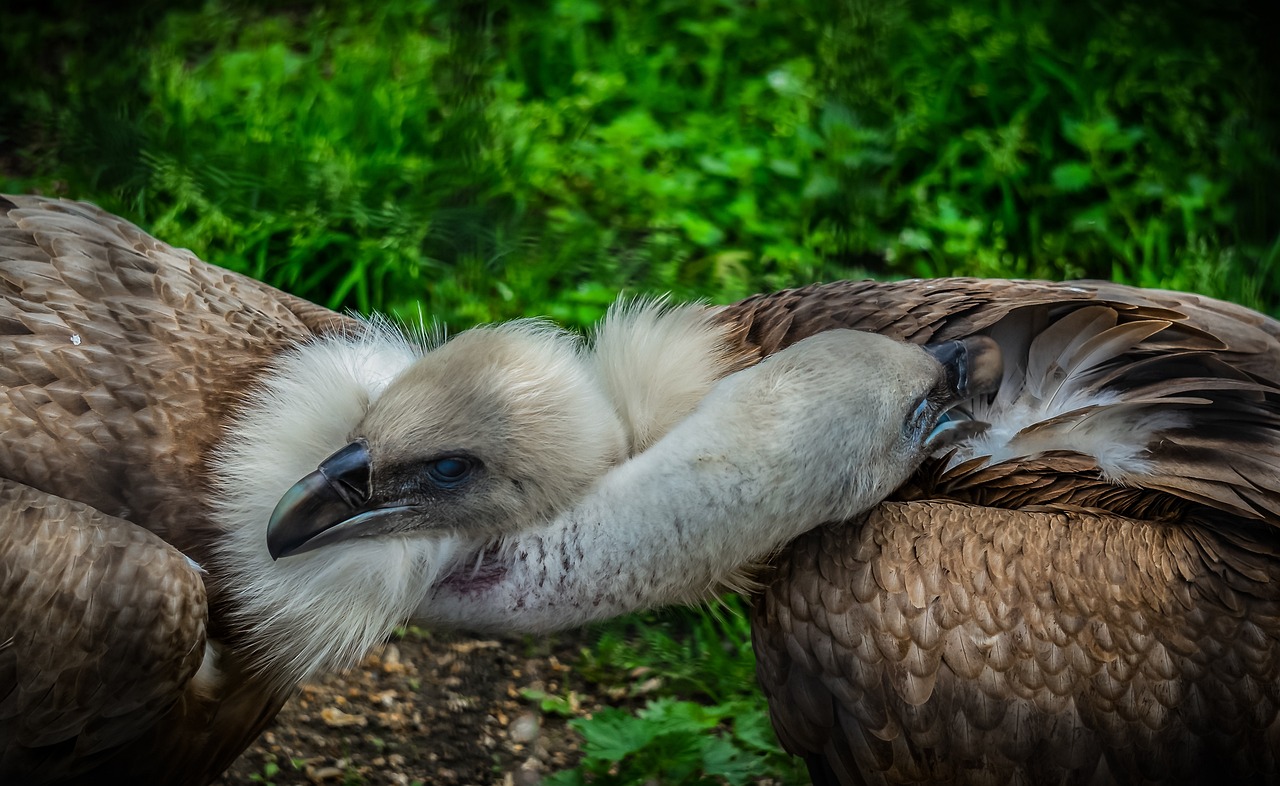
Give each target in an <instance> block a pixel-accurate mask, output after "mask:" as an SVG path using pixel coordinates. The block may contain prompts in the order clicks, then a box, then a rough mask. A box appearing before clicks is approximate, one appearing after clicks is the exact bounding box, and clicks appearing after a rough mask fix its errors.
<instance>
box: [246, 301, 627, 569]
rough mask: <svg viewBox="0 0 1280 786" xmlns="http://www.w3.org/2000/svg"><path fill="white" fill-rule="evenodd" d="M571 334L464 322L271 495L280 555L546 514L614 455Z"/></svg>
mask: <svg viewBox="0 0 1280 786" xmlns="http://www.w3.org/2000/svg"><path fill="white" fill-rule="evenodd" d="M625 451H626V444H625V439H624V434H623V429H622V426H621V423H620V421H619V418H618V415H617V414H616V412H615V411H614V407H613V404H612V403H611V402H610V401H609V399H608V398H607V396H606V395H605V391H604V389H603V388H602V386H601V384H600V382H599V380H598V379H597V378H596V377H595V375H594V374H592V373H591V371H590V368H589V366H588V364H587V362H586V360H585V359H584V353H583V351H582V349H581V347H580V346H579V343H578V342H577V341H576V340H575V339H574V338H572V337H571V336H569V335H568V334H565V333H563V332H562V331H559V330H557V329H555V328H553V327H551V326H549V325H546V324H543V323H539V322H529V321H525V322H515V323H509V324H506V325H501V326H495V327H486V328H478V329H475V330H470V331H467V332H465V333H462V334H460V335H458V336H457V337H455V338H454V339H452V340H451V341H448V342H446V343H444V344H442V345H441V346H439V347H437V348H435V349H433V350H431V351H429V352H427V353H426V354H425V355H424V356H423V357H422V358H420V359H418V360H416V361H415V362H413V363H412V364H411V365H409V366H408V367H407V368H406V369H405V370H404V371H403V372H402V373H401V374H399V375H398V376H396V377H395V378H394V379H393V380H392V381H391V382H390V383H389V384H388V385H387V387H386V389H385V390H384V391H382V392H381V394H380V395H378V396H377V398H375V399H373V400H371V401H370V402H369V405H368V411H367V413H366V414H365V415H364V416H363V417H362V418H361V420H360V422H359V423H358V424H356V426H355V428H354V429H353V430H352V434H351V441H350V442H349V443H348V444H347V445H346V446H344V447H343V448H341V449H340V450H338V451H337V452H335V453H334V454H333V455H331V456H329V457H328V458H327V459H325V460H324V461H323V462H321V463H320V465H319V467H318V468H317V469H316V470H315V471H314V472H312V473H310V474H308V475H307V476H306V477H305V478H303V479H302V480H301V481H299V482H298V483H297V484H295V485H294V486H293V487H292V488H291V489H290V490H289V491H288V492H287V493H286V494H285V495H284V497H283V498H282V499H281V500H280V502H279V503H278V505H277V506H276V509H275V511H274V513H273V515H272V518H271V522H270V527H269V529H268V533H267V543H268V546H269V548H270V552H271V556H272V557H274V558H280V557H284V556H288V555H293V554H299V553H302V552H305V551H310V550H312V549H315V548H319V547H321V546H325V545H329V544H333V543H337V542H340V541H343V540H348V539H351V538H367V537H376V536H382V535H396V534H404V533H408V532H420V533H425V534H427V535H430V536H441V535H448V534H452V533H457V534H458V535H460V536H463V537H467V538H481V539H488V538H493V537H497V536H500V535H503V534H508V533H512V532H516V531H519V530H522V529H525V528H526V527H529V526H531V525H532V524H534V523H536V522H539V521H545V520H547V519H549V518H551V516H552V515H554V514H555V513H556V512H558V511H560V510H563V509H564V508H566V507H568V505H569V503H570V502H572V501H573V500H575V499H577V498H578V497H580V496H581V495H582V494H583V493H584V492H585V491H586V489H587V486H589V485H590V484H591V483H592V482H594V481H595V479H596V478H598V477H600V476H601V475H603V474H604V473H605V471H606V470H608V468H609V467H611V466H613V465H614V464H617V463H619V462H620V461H622V460H623V458H625Z"/></svg>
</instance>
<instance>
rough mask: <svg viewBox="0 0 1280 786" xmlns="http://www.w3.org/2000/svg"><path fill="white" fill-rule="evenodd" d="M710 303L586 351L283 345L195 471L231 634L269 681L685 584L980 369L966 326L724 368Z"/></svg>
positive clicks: (924, 449) (844, 496)
mask: <svg viewBox="0 0 1280 786" xmlns="http://www.w3.org/2000/svg"><path fill="white" fill-rule="evenodd" d="M709 314H710V312H708V311H707V310H705V309H701V308H698V307H681V308H675V309H664V308H662V307H659V306H653V307H649V308H639V309H634V310H633V313H632V316H631V317H630V318H625V319H615V320H614V321H613V323H612V327H611V326H610V323H608V322H606V324H605V326H604V327H603V328H602V331H603V334H602V335H600V336H598V337H597V340H596V343H595V346H596V352H597V354H599V353H600V352H603V351H606V350H607V352H608V353H610V354H614V353H620V356H621V357H626V356H627V354H628V353H631V355H632V357H633V359H632V360H631V361H630V362H627V361H623V360H620V359H619V358H618V357H613V358H601V357H598V356H590V355H589V354H587V353H585V352H584V350H583V349H582V348H581V347H580V345H579V342H578V341H577V340H576V339H574V338H572V337H571V336H569V335H567V334H565V333H561V332H558V331H555V330H552V329H550V328H547V327H545V326H540V325H536V324H531V323H517V324H515V325H513V326H505V327H496V328H484V329H478V330H474V331H470V332H467V333H464V334H461V335H459V336H458V337H456V338H454V339H452V340H451V341H448V342H446V343H444V344H443V345H441V346H439V347H437V348H434V349H431V350H428V351H425V352H423V351H420V350H418V349H416V348H415V347H414V346H413V345H411V344H410V343H408V342H406V341H405V340H404V339H397V338H395V337H388V336H385V335H378V336H373V337H361V338H346V339H341V340H337V339H330V340H326V341H322V342H319V343H316V344H312V345H308V346H306V347H303V348H301V349H299V350H298V351H296V352H294V353H292V354H290V355H289V356H287V357H286V358H285V359H284V360H283V361H281V363H280V366H279V368H278V369H277V370H276V373H274V374H271V375H269V379H268V380H267V381H266V382H265V387H266V391H265V395H259V396H255V397H254V398H253V401H254V402H255V403H254V404H253V405H251V406H248V407H246V410H245V411H244V412H243V413H242V415H241V417H240V418H239V420H238V421H237V423H236V425H235V427H234V428H233V429H231V432H230V433H229V434H228V436H227V438H226V439H225V441H224V444H223V445H222V447H221V449H220V451H219V457H220V460H219V463H218V465H217V467H216V468H215V473H214V474H215V475H216V476H217V478H218V483H219V484H220V485H221V487H222V488H223V489H225V490H226V493H223V494H220V495H218V499H217V502H216V504H217V505H218V509H217V511H216V513H217V516H218V517H219V519H220V520H221V521H222V522H223V525H224V528H225V529H226V530H227V531H228V532H229V533H230V536H229V537H226V538H224V539H223V546H222V548H221V551H220V556H219V558H220V559H221V560H222V564H221V565H220V568H222V569H224V570H226V571H228V572H230V573H232V574H234V575H235V576H237V577H238V578H237V580H235V581H231V582H228V583H227V586H228V587H230V589H229V592H231V593H233V594H234V595H235V596H236V597H235V599H234V602H232V603H230V604H228V606H229V607H230V608H232V609H233V611H232V612H231V614H232V621H233V625H235V626H236V627H237V628H238V631H239V633H240V635H241V636H242V637H243V638H244V639H247V640H248V643H247V645H246V646H245V647H244V648H243V650H244V651H247V652H249V653H251V655H252V657H254V658H256V660H257V662H258V664H259V666H260V668H261V669H262V671H263V672H264V673H265V674H267V675H279V679H280V680H281V682H282V683H290V682H296V681H298V680H300V679H305V678H307V677H309V676H312V675H313V674H315V673H316V672H318V671H321V670H325V669H331V668H334V667H340V666H342V665H345V664H348V663H350V662H351V661H352V660H353V659H354V658H355V657H358V656H359V655H360V654H361V653H363V652H364V651H365V650H367V649H368V648H369V647H371V646H372V645H374V644H376V643H378V642H379V641H381V640H382V638H383V637H384V636H385V635H386V634H387V632H388V631H389V630H390V629H391V628H392V627H393V626H394V625H396V624H400V623H402V622H403V621H405V620H406V619H414V620H418V621H421V622H424V623H427V624H441V625H447V626H450V627H462V628H471V629H482V628H504V629H523V630H531V631H536V630H550V629H554V628H563V627H568V626H571V625H574V624H580V623H584V622H587V621H590V620H592V619H600V618H604V617H607V616H611V615H614V614H619V613H623V612H625V611H629V610H633V609H637V608H644V607H650V606H655V605H659V604H662V603H670V602H677V601H687V600H693V599H698V598H703V597H706V596H707V594H709V593H710V592H712V591H714V590H715V589H716V588H717V587H718V586H721V585H723V584H724V583H725V582H726V581H733V580H734V579H735V578H736V577H737V573H736V571H737V569H738V568H740V567H741V566H744V565H747V564H749V563H751V562H752V561H753V560H757V559H759V558H760V557H761V556H763V555H764V554H766V553H768V552H769V551H770V550H771V549H773V548H776V547H777V546H778V545H780V544H781V543H783V542H785V541H786V540H788V539H790V538H791V537H793V536H795V535H796V534H799V533H800V532H803V531H804V530H806V529H808V528H810V527H813V526H815V525H817V524H819V523H822V522H823V521H827V520H831V519H842V518H848V517H850V516H853V515H856V514H858V513H861V512H863V511H865V510H867V509H868V508H870V507H871V506H872V505H874V504H876V503H877V502H879V501H880V500H881V499H882V498H883V497H884V496H885V495H887V494H888V493H889V492H890V491H892V490H893V489H894V488H895V487H896V486H897V485H898V484H900V483H901V482H902V481H903V480H905V479H906V477H907V476H908V475H909V474H910V473H911V472H912V471H913V470H914V468H915V467H917V466H918V465H919V463H920V461H922V460H923V459H924V458H925V457H926V456H927V455H928V454H929V453H930V452H932V451H933V450H935V449H936V448H937V447H938V442H937V440H938V439H939V435H940V434H941V432H943V431H948V430H949V429H947V428H943V429H939V428H937V427H938V424H939V422H940V421H941V420H942V419H943V417H944V416H943V413H944V412H945V411H946V410H947V409H948V408H949V407H951V405H953V404H955V403H956V402H957V401H959V400H960V399H962V398H965V397H967V396H971V395H979V394H985V393H989V392H992V391H993V390H994V389H995V387H996V385H997V384H998V381H999V378H1000V370H999V352H998V350H996V349H995V348H994V344H993V343H992V342H990V341H989V340H987V339H972V340H970V341H968V342H967V343H965V344H960V343H954V342H953V343H951V344H947V345H944V346H942V347H940V348H934V349H931V350H929V351H926V350H922V349H921V348H919V347H915V346H911V345H907V344H902V343H900V342H897V341H893V340H890V339H887V338H884V337H881V336H877V335H873V334H865V333H856V332H853V331H831V332H828V333H825V334H822V335H819V336H815V337H813V338H810V339H807V340H805V341H802V342H800V343H799V344H797V345H795V346H793V347H790V348H788V349H785V350H783V351H781V352H778V353H776V354H775V355H772V356H770V357H769V358H767V359H765V360H764V361H763V362H760V363H759V364H757V365H755V366H752V367H750V368H746V369H744V370H740V371H736V372H734V373H728V372H730V371H731V370H732V369H733V368H735V367H740V366H741V365H743V361H742V359H741V358H737V357H734V356H732V355H731V354H730V353H727V352H726V351H725V349H724V347H725V346H726V343H727V342H726V341H725V336H724V334H723V328H721V327H719V326H718V324H717V323H715V322H714V321H713V319H712V318H711V317H710V316H709ZM637 325H641V326H645V327H644V329H637V328H636V326H637ZM673 325H674V326H675V327H674V328H673ZM654 330H658V331H660V332H662V331H670V334H669V335H668V336H667V338H670V337H671V335H675V336H683V337H684V338H683V339H680V340H677V341H675V343H674V344H672V343H670V342H667V341H663V342H656V343H655V342H654V341H653V340H652V335H651V334H652V332H653V331H654ZM656 346H664V347H665V349H664V351H663V352H662V353H661V355H662V356H661V357H657V355H656V354H655V351H654V348H655V347H656ZM726 374H727V376H726ZM644 445H650V446H649V447H647V449H643V450H641V451H640V452H639V453H637V454H635V455H633V456H631V457H630V458H628V456H627V453H628V448H629V447H630V448H633V449H640V448H641V447H643V446H644ZM282 630H286V631H287V634H282V633H281V631H282Z"/></svg>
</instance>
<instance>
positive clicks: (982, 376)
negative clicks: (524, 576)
mask: <svg viewBox="0 0 1280 786" xmlns="http://www.w3.org/2000/svg"><path fill="white" fill-rule="evenodd" d="M924 351H925V352H928V353H929V354H930V355H933V357H934V359H935V360H937V361H938V362H939V363H941V364H942V367H943V368H944V369H946V372H947V387H948V388H949V389H950V390H951V393H952V394H953V395H954V396H955V399H956V401H961V400H963V399H966V398H973V397H974V396H982V395H985V394H987V393H994V392H996V390H997V389H998V388H999V387H1000V379H1001V377H1003V376H1004V356H1003V355H1002V354H1001V353H1000V346H999V345H998V344H996V342H995V340H994V339H991V338H988V337H986V336H970V337H968V338H964V339H959V340H957V341H944V342H942V343H939V344H928V345H926V346H925V347H924Z"/></svg>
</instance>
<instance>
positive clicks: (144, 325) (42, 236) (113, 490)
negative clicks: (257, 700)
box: [0, 197, 356, 558]
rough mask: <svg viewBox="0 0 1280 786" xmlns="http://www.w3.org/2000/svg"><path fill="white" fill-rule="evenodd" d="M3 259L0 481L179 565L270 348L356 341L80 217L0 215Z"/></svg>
mask: <svg viewBox="0 0 1280 786" xmlns="http://www.w3.org/2000/svg"><path fill="white" fill-rule="evenodd" d="M0 255H2V256H0V423H2V424H3V428H0V477H5V478H10V479H13V480H16V481H19V482H21V483H24V484H27V485H30V486H32V487H35V488H39V489H41V490H44V491H46V492H49V493H51V494H55V495H57V496H60V497H64V498H66V499H74V500H78V501H80V502H83V503H85V504H88V505H92V506H94V507H96V508H98V509H100V510H103V511H105V512H107V513H110V514H113V515H121V516H123V517H125V518H127V519H129V520H130V521H133V522H135V523H138V524H140V525H142V526H144V527H146V528H148V529H150V530H152V531H154V532H157V533H158V534H160V535H161V536H162V537H164V538H165V539H166V540H167V541H169V542H171V543H174V544H175V545H177V546H179V548H181V549H183V550H184V551H187V552H188V553H193V552H192V549H196V550H197V551H198V550H199V548H200V541H201V540H203V539H204V538H206V537H208V535H207V534H205V533H202V532H200V531H199V530H200V523H201V522H203V521H204V510H203V509H201V507H200V505H199V499H200V495H199V494H195V493H192V492H193V490H195V489H200V488H203V483H204V477H205V469H206V468H205V467H204V464H203V461H204V457H205V455H206V453H207V451H208V449H209V448H210V446H211V445H213V444H214V443H215V442H216V441H217V440H218V439H219V438H220V437H221V435H222V429H223V427H224V423H225V419H226V417H227V415H228V414H229V412H230V411H231V409H232V408H233V407H234V406H235V405H236V404H237V403H238V401H239V397H240V396H241V395H242V394H243V392H244V391H245V390H246V389H248V388H249V387H250V386H251V381H252V380H253V379H254V378H255V377H256V376H257V375H258V374H260V373H261V372H262V371H263V369H264V367H265V365H266V364H267V363H268V362H269V361H270V360H271V358H272V356H273V355H274V354H275V353H276V352H278V351H279V350H280V349H282V348H284V347H286V346H289V345H291V344H293V343H295V342H298V341H302V340H305V339H306V338H308V337H310V336H312V335H315V334H316V333H318V332H325V331H334V330H344V329H348V330H350V329H355V324H356V323H354V321H353V320H350V319H348V318H345V317H341V316H339V315H337V314H334V313H333V312H331V311H328V310H327V309H321V308H320V307H318V306H314V305H311V304H308V303H305V301H302V300H299V299H298V298H295V297H293V296H290V295H287V294H285V293H283V292H280V291H278V290H275V289H273V288H271V287H269V286H267V285H265V284H262V283H260V282H257V281H254V280H252V279H249V278H246V277H244V276H240V275H238V274H235V273H232V272H230V271H227V270H223V269H221V268H216V267H213V266H212V265H208V264H206V263H204V262H201V261H200V260H198V259H197V258H195V257H194V256H192V255H191V253H190V252H188V251H183V250H180V249H174V248H172V247H170V246H168V245H166V244H164V243H162V242H160V241H158V240H156V239H155V238H153V237H151V236H149V235H147V234H146V233H144V232H142V231H141V230H140V229H138V228H137V227H135V226H133V225H132V224H130V223H128V222H127V221H124V220H123V219H120V218H117V217H115V216H112V215H110V214H107V213H105V212H103V211H102V210H100V209H98V208H96V207H93V206H92V205H87V204H83V203H76V202H67V201H59V200H48V199H42V198H38V197H7V198H4V199H2V200H0ZM189 524H190V525H191V526H189ZM196 556H197V558H199V556H200V555H198V554H197V555H196Z"/></svg>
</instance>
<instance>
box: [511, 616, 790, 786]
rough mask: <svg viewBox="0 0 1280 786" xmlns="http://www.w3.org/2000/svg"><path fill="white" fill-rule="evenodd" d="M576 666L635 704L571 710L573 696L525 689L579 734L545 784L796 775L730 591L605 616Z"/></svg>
mask: <svg viewBox="0 0 1280 786" xmlns="http://www.w3.org/2000/svg"><path fill="white" fill-rule="evenodd" d="M578 673H579V674H580V675H581V676H583V677H584V678H586V679H588V680H590V681H592V682H595V683H597V684H598V685H599V686H600V687H601V688H603V690H604V691H605V692H606V693H608V694H610V695H611V700H613V701H616V702H620V703H624V704H631V703H633V702H634V700H637V699H639V700H643V701H644V703H643V705H642V706H640V707H639V708H637V709H634V710H632V709H626V708H623V707H609V708H605V709H603V710H600V711H597V712H595V713H593V714H591V715H590V716H589V717H574V716H577V715H580V714H581V713H580V708H579V707H578V706H577V702H576V701H575V697H574V696H573V695H570V696H567V697H563V698H562V697H557V696H547V695H546V694H543V693H538V694H536V695H535V694H532V693H531V694H528V695H527V696H526V698H529V699H531V700H536V701H539V703H540V706H541V708H542V709H543V711H544V712H553V713H556V714H560V715H562V716H565V717H573V719H572V720H571V721H570V726H571V727H572V728H574V729H575V730H576V731H577V732H578V733H579V734H580V735H581V736H582V740H583V747H582V752H583V758H582V762H581V764H580V765H579V767H578V768H577V769H575V770H572V771H568V772H563V773H559V774H557V775H555V776H553V777H552V778H551V779H549V781H548V782H549V783H555V784H580V783H594V784H627V783H643V782H658V783H673V784H679V783H698V782H702V781H705V780H707V779H713V780H716V781H719V782H724V783H730V784H735V785H736V784H742V783H746V782H748V781H752V780H754V779H759V778H761V777H768V778H770V779H772V780H774V781H775V782H779V783H804V782H806V779H805V776H804V775H803V772H802V767H801V766H800V765H799V763H798V762H797V761H796V760H795V759H793V758H791V757H790V756H788V755H787V754H786V753H784V752H783V751H782V749H781V748H780V746H779V745H778V742H777V739H776V738H775V737H774V735H773V730H772V727H771V726H770V722H769V717H768V712H767V710H766V709H765V707H764V704H763V701H762V700H761V697H760V695H759V689H758V688H757V687H756V684H755V659H754V657H753V655H752V652H751V644H750V628H749V626H748V624H747V621H746V618H745V614H744V608H743V603H742V601H741V599H739V598H737V597H733V596H730V597H726V598H724V599H723V601H722V604H721V605H720V606H719V607H717V609H716V610H715V611H714V612H713V613H710V614H700V613H697V612H694V611H690V610H687V609H672V610H669V611H664V612H661V613H657V614H646V615H640V616H636V617H632V618H628V619H624V620H619V621H615V622H611V623H607V624H605V625H603V626H602V627H601V630H600V635H599V638H598V640H597V641H596V643H595V646H593V647H592V648H590V649H587V650H584V651H583V653H582V659H581V661H580V662H579V665H578ZM618 687H620V688H621V690H618V689H617V688H618Z"/></svg>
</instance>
